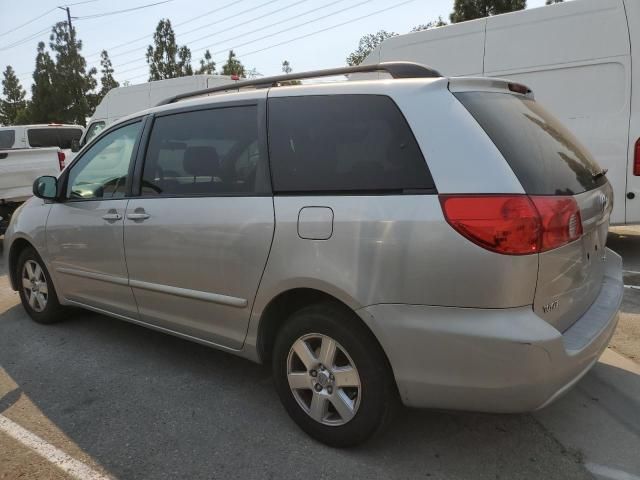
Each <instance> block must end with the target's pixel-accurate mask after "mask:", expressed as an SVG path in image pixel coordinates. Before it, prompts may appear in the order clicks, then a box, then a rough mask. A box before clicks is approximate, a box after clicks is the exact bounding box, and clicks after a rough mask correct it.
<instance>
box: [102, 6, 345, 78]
mask: <svg viewBox="0 0 640 480" xmlns="http://www.w3.org/2000/svg"><path fill="white" fill-rule="evenodd" d="M308 1H309V0H298V1H296V2H293V3H290V4H289V5H286V6H285V7H281V8H278V9H276V10H272V11H271V12H267V13H265V14H263V15H258V16H256V17H253V18H252V19H250V20H247V21H245V22H240V23H236V24H235V25H231V26H230V27H227V28H223V29H222V30H218V31H216V33H213V34H210V35H206V36H205V37H201V38H198V39H196V40H192V41H190V42H189V43H192V42H197V41H200V40H202V39H203V38H210V37H214V36H218V35H220V34H221V33H224V32H227V31H229V30H233V29H234V28H237V27H242V26H245V25H248V24H249V23H252V22H255V21H256V20H262V19H263V18H266V17H269V16H271V15H274V14H276V13H279V12H281V11H283V10H287V9H289V8H291V7H295V6H296V5H299V4H301V3H304V2H308ZM344 1H345V0H336V1H334V2H332V3H329V4H327V5H323V6H322V7H319V8H315V9H313V10H308V11H306V12H303V13H299V14H298V15H296V16H294V17H289V18H287V19H285V20H282V21H279V22H276V23H272V24H270V25H267V26H266V27H262V28H259V29H257V30H253V31H252V32H250V33H256V32H259V31H260V30H264V29H265V28H270V27H273V26H275V25H278V24H280V23H283V22H286V21H289V20H291V19H293V18H298V17H302V16H304V15H307V14H309V13H311V12H314V11H317V10H321V9H323V8H327V7H330V6H331V5H335V4H336V3H339V2H344ZM215 23H217V22H213V23H211V24H208V25H206V26H210V25H213V24H215ZM234 38H235V37H234ZM225 41H226V40H225ZM134 51H135V52H137V51H139V48H135V49H132V50H129V51H127V52H122V53H119V54H117V55H114V56H119V55H124V54H125V53H132V52H134ZM139 61H140V60H139V59H138V58H135V59H133V60H130V61H128V62H124V63H120V64H117V65H114V68H119V67H123V66H125V65H131V64H132V63H136V62H139Z"/></svg>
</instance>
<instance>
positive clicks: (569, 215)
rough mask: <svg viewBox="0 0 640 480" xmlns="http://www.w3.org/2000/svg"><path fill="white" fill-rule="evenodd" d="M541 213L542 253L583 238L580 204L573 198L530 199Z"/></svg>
mask: <svg viewBox="0 0 640 480" xmlns="http://www.w3.org/2000/svg"><path fill="white" fill-rule="evenodd" d="M530 198H531V201H533V204H534V205H535V206H536V209H537V210H538V213H540V220H541V222H542V236H541V238H540V251H541V252H546V251H547V250H552V249H554V248H558V247H561V246H562V245H565V244H567V243H569V242H573V241H574V240H577V239H578V238H580V237H581V236H582V219H581V218H580V210H579V209H578V203H577V202H576V201H575V199H574V198H572V197H533V196H532V197H530Z"/></svg>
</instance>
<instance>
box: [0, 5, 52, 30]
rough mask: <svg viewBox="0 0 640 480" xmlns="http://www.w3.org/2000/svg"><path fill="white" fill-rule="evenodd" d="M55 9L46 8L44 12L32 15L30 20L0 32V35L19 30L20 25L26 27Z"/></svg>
mask: <svg viewBox="0 0 640 480" xmlns="http://www.w3.org/2000/svg"><path fill="white" fill-rule="evenodd" d="M56 9H57V7H54V8H52V9H51V10H47V11H46V12H44V13H42V14H40V15H38V16H37V17H33V18H32V19H31V20H29V21H28V22H25V23H23V24H21V25H18V26H17V27H14V28H12V29H11V30H7V31H6V32H3V33H0V37H3V36H5V35H7V34H9V33H12V32H15V31H16V30H20V29H21V28H22V27H26V26H27V25H29V24H31V23H33V22H35V21H36V20H39V19H41V18H42V17H45V16H47V15H49V14H50V13H51V12H54V11H55V10H56Z"/></svg>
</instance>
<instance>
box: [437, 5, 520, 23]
mask: <svg viewBox="0 0 640 480" xmlns="http://www.w3.org/2000/svg"><path fill="white" fill-rule="evenodd" d="M526 7H527V0H454V2H453V12H452V13H451V15H450V16H449V18H450V20H451V23H458V22H465V21H467V20H474V19H476V18H484V17H488V16H489V15H498V14H500V13H507V12H514V11H516V10H523V9H525V8H526Z"/></svg>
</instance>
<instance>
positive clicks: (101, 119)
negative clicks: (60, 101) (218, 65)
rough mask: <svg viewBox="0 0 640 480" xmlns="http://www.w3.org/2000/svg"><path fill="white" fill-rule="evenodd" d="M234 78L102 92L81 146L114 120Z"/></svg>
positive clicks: (201, 77)
mask: <svg viewBox="0 0 640 480" xmlns="http://www.w3.org/2000/svg"><path fill="white" fill-rule="evenodd" d="M234 80H237V78H233V77H230V76H228V75H191V76H189V77H179V78H170V79H167V80H157V81H154V82H147V83H141V84H139V85H130V86H128V87H119V88H114V89H112V90H110V91H109V92H108V93H107V94H106V95H105V97H104V98H103V99H102V101H101V102H100V104H99V105H98V106H97V107H96V111H95V112H94V113H93V116H92V117H91V120H90V121H89V125H88V126H87V131H86V134H85V135H84V136H83V137H82V139H81V140H80V146H83V145H85V144H86V143H87V142H89V141H90V140H91V139H92V138H93V137H95V136H96V135H97V134H98V133H100V132H101V131H102V130H103V129H104V128H105V127H107V126H108V125H110V124H112V123H113V122H115V121H116V120H117V119H119V118H121V117H124V116H126V115H129V114H131V113H134V112H138V111H140V110H146V109H147V108H151V107H154V106H155V105H156V104H157V103H158V102H160V101H161V100H164V99H165V98H168V97H171V96H173V95H178V94H180V93H186V92H193V91H195V90H201V89H204V88H211V87H215V86H218V85H224V84H225V83H232V82H233V81H234Z"/></svg>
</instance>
